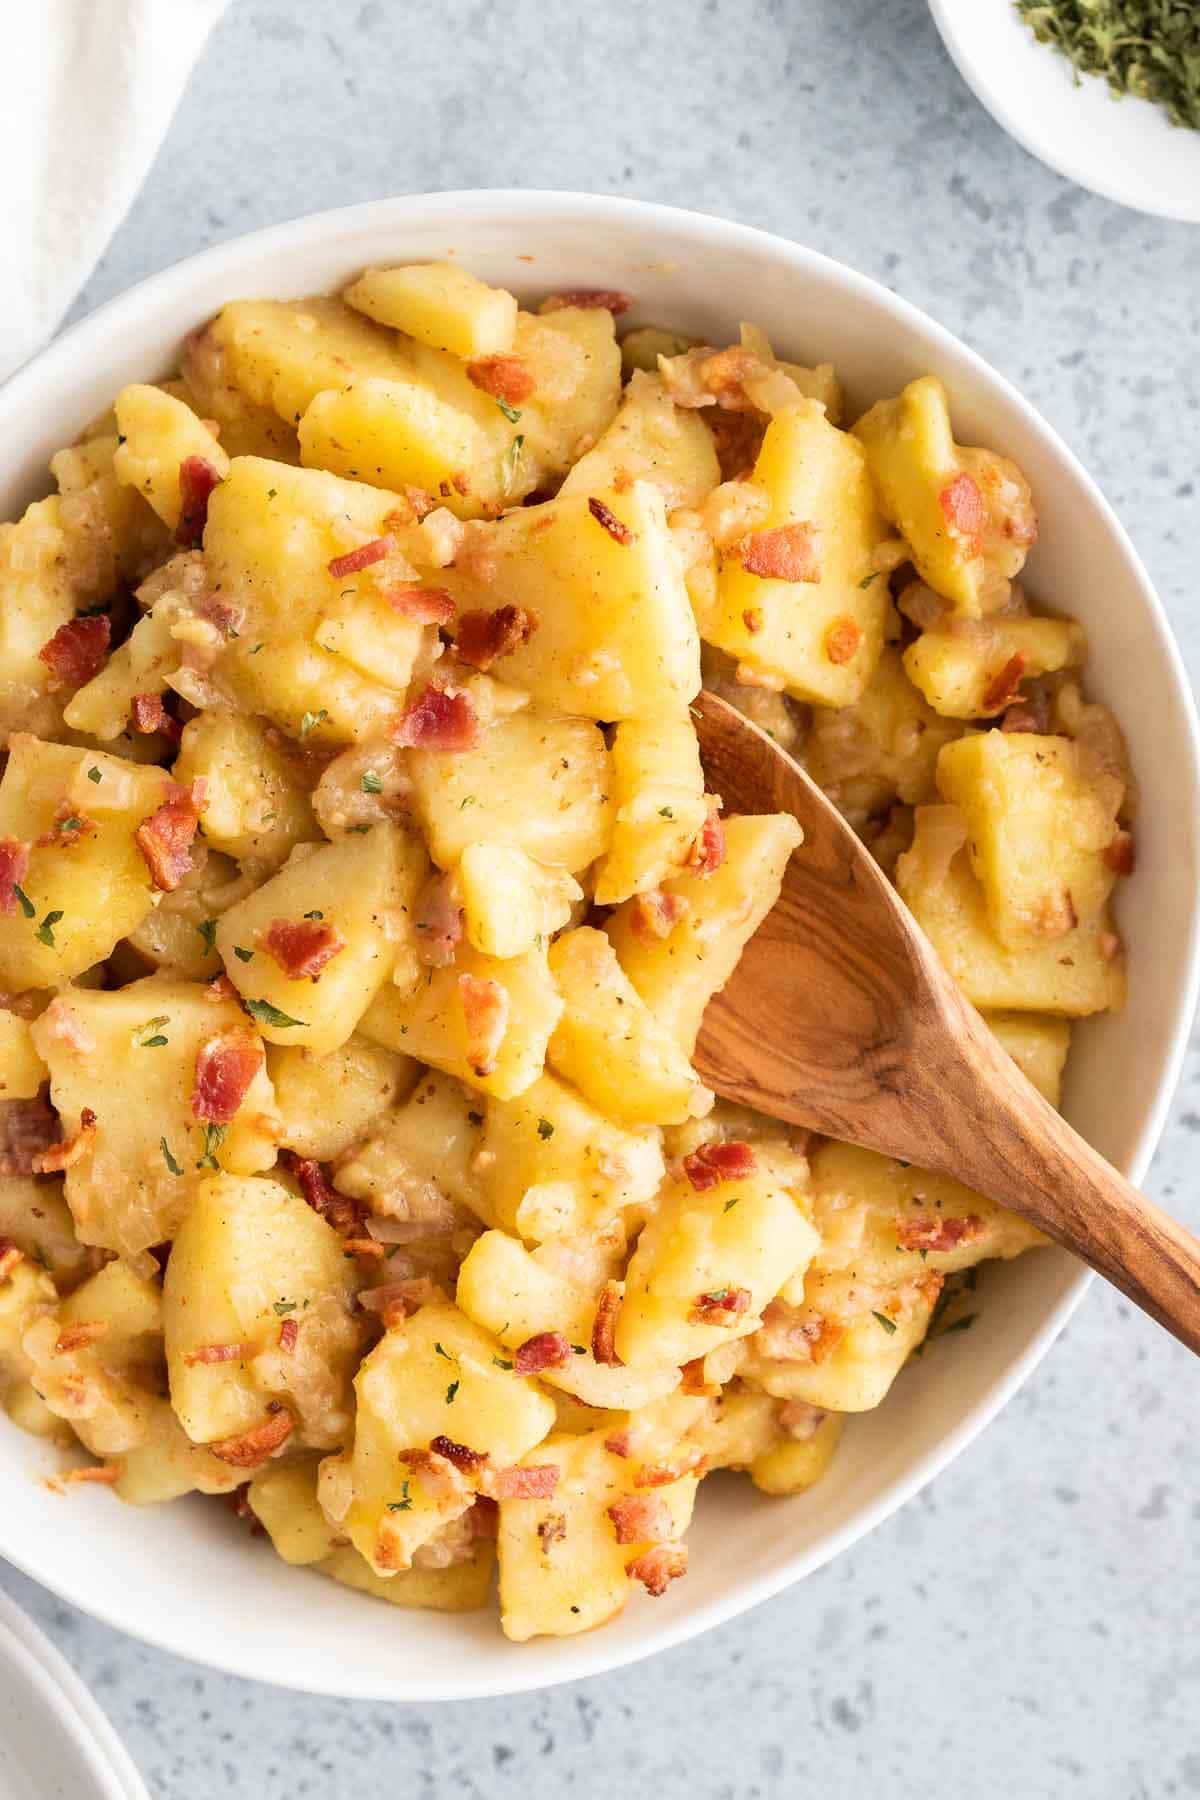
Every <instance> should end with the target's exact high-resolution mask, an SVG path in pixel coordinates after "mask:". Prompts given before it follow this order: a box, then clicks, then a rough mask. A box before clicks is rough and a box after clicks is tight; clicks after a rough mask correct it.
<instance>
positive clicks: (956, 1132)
mask: <svg viewBox="0 0 1200 1800" xmlns="http://www.w3.org/2000/svg"><path fill="white" fill-rule="evenodd" d="M694 712H695V716H696V720H697V731H698V733H699V737H700V750H701V757H702V760H703V763H704V770H705V775H706V778H707V781H708V785H709V787H710V788H711V789H712V791H713V792H715V793H718V794H720V795H721V796H722V798H723V799H724V802H725V808H726V811H727V812H730V813H764V812H789V813H792V814H793V815H794V816H795V817H796V818H797V819H798V820H799V821H800V824H801V826H802V827H803V829H804V843H803V845H802V846H801V847H800V849H798V850H797V851H796V853H795V855H794V856H793V857H792V858H791V861H790V862H789V864H788V868H787V872H786V874H785V875H784V879H783V890H782V892H781V894H780V896H779V901H778V903H777V905H776V906H775V907H774V908H773V910H772V911H771V912H770V913H769V914H768V916H767V918H766V919H765V920H764V922H763V924H762V926H761V927H760V929H759V931H758V932H757V933H756V934H755V936H754V937H753V938H752V939H751V941H750V943H749V944H748V945H747V947H746V950H745V952H744V954H743V956H742V959H741V961H740V963H739V964H738V967H737V970H736V972H735V973H734V975H733V977H732V979H731V980H730V981H729V983H728V984H727V986H726V987H725V989H724V990H723V991H722V992H721V993H720V994H718V995H717V996H716V998H715V999H714V1000H713V1001H712V1002H711V1003H710V1005H709V1007H708V1010H707V1012H706V1013H705V1015H704V1022H703V1025H702V1026H701V1030H700V1039H699V1043H698V1044H697V1047H696V1055H695V1063H696V1067H697V1068H698V1070H699V1071H700V1073H701V1075H702V1076H703V1078H704V1080H705V1081H706V1082H707V1083H708V1084H709V1086H710V1087H712V1088H715V1090H716V1091H717V1093H718V1094H721V1095H722V1096H724V1098H726V1099H728V1100H736V1101H740V1102H741V1103H742V1104H743V1105H746V1106H753V1107H756V1108H757V1109H758V1110H759V1111H760V1112H764V1113H770V1114H772V1115H773V1116H774V1117H775V1118H778V1119H786V1120H788V1121H789V1122H791V1123H794V1124H797V1125H806V1126H809V1127H811V1128H812V1129H814V1130H816V1131H820V1132H825V1133H828V1135H829V1136H831V1137H836V1138H842V1139H845V1140H847V1141H849V1142H850V1143H855V1144H865V1145H868V1146H869V1147H870V1148H871V1149H873V1150H880V1151H883V1152H884V1154H885V1155H888V1156H896V1157H901V1158H903V1159H904V1161H906V1162H912V1163H917V1164H918V1165H920V1166H921V1167H923V1168H927V1169H937V1170H940V1171H942V1172H943V1173H944V1174H947V1175H953V1176H956V1177H957V1178H958V1180H960V1181H963V1182H966V1183H967V1185H968V1186H969V1187H972V1188H975V1189H977V1190H978V1191H979V1192H980V1193H982V1194H985V1195H986V1196H987V1197H988V1198H989V1199H991V1200H996V1201H998V1202H1000V1204H1001V1205H1003V1206H1006V1207H1008V1208H1010V1209H1011V1211H1013V1212H1017V1213H1020V1214H1022V1216H1023V1217H1024V1218H1026V1219H1030V1220H1032V1222H1033V1224H1035V1225H1036V1226H1038V1227H1039V1229H1040V1230H1042V1231H1044V1232H1045V1233H1046V1234H1047V1236H1049V1237H1052V1238H1054V1239H1055V1240H1056V1241H1057V1242H1058V1243H1060V1244H1062V1245H1063V1246H1064V1247H1065V1248H1066V1249H1068V1250H1072V1251H1074V1253H1075V1255H1076V1256H1079V1257H1082V1259H1083V1261H1084V1262H1086V1263H1090V1264H1091V1266H1092V1268H1093V1269H1096V1270H1098V1271H1099V1273H1100V1274H1101V1275H1105V1276H1107V1277H1108V1279H1109V1281H1111V1282H1113V1283H1114V1284H1115V1285H1116V1286H1117V1287H1119V1288H1120V1289H1121V1290H1122V1292H1123V1293H1125V1294H1128V1296H1129V1298H1130V1299H1131V1300H1133V1301H1135V1302H1136V1303H1137V1305H1138V1306H1140V1307H1142V1308H1143V1310H1144V1311H1146V1312H1148V1313H1149V1314H1150V1315H1151V1316H1152V1317H1153V1318H1155V1319H1157V1320H1158V1321H1159V1323H1160V1324H1161V1325H1165V1326H1166V1328H1167V1330H1168V1331H1172V1332H1174V1334H1175V1336H1176V1337H1177V1338H1179V1339H1180V1341H1181V1342H1182V1343H1185V1344H1187V1345H1188V1347H1189V1348H1190V1349H1192V1350H1195V1351H1197V1352H1200V1242H1198V1241H1197V1239H1196V1238H1194V1237H1193V1236H1192V1235H1191V1233H1190V1232H1188V1231H1185V1230H1184V1228H1183V1227H1182V1226H1181V1225H1178V1224H1176V1222H1175V1220H1174V1219H1171V1218H1169V1217H1168V1216H1167V1214H1166V1213H1164V1212H1162V1211H1160V1210H1159V1208H1158V1207H1157V1206H1155V1205H1153V1203H1152V1202H1151V1201H1149V1200H1147V1199H1145V1198H1144V1197H1143V1196H1142V1195H1141V1194H1139V1193H1138V1192H1137V1191H1136V1189H1134V1188H1133V1187H1131V1186H1130V1184H1129V1183H1128V1182H1127V1181H1126V1180H1125V1178H1124V1177H1123V1176H1122V1175H1119V1174H1118V1173H1117V1171H1116V1170H1115V1169H1114V1168H1112V1167H1110V1165H1109V1164H1108V1163H1106V1162H1105V1160H1104V1158H1103V1157H1102V1156H1100V1155H1099V1154H1098V1153H1097V1152H1096V1151H1095V1150H1093V1149H1092V1148H1091V1146H1090V1145H1089V1144H1086V1143H1085V1142H1084V1140H1083V1139H1082V1138H1081V1137H1080V1136H1079V1134H1078V1133H1077V1132H1075V1131H1073V1130H1072V1129H1071V1127H1070V1126H1069V1125H1068V1124H1067V1123H1066V1121H1065V1120H1064V1119H1062V1118H1060V1117H1059V1115H1058V1113H1056V1112H1055V1111H1054V1109H1053V1107H1052V1106H1049V1105H1048V1104H1047V1102H1046V1101H1045V1100H1043V1098H1042V1096H1041V1095H1040V1094H1039V1093H1038V1092H1037V1090H1036V1089H1035V1088H1034V1087H1033V1086H1032V1085H1031V1084H1030V1082H1029V1081H1027V1080H1026V1078H1025V1076H1024V1075H1023V1074H1022V1073H1021V1071H1020V1069H1019V1068H1018V1067H1017V1065H1016V1063H1015V1062H1014V1061H1013V1060H1012V1058H1011V1057H1010V1056H1009V1055H1008V1054H1007V1052H1006V1051H1005V1050H1003V1049H1002V1048H1001V1046H1000V1044H999V1042H998V1041H997V1039H996V1038H995V1037H994V1036H993V1035H992V1033H991V1032H990V1031H989V1030H988V1028H987V1026H986V1025H985V1024H984V1023H983V1020H982V1019H981V1018H980V1016H979V1014H978V1013H977V1012H976V1011H975V1009H974V1007H973V1006H971V1005H970V1004H969V1003H968V1002H967V1001H966V1000H964V999H963V997H962V995H961V994H960V993H959V991H958V989H957V987H956V986H955V985H954V983H953V981H952V980H951V979H950V977H949V976H948V975H947V974H946V972H945V970H944V969H943V967H942V965H941V963H940V962H939V960H938V957H937V954H936V952H935V951H934V949H933V947H932V945H931V944H930V943H929V940H928V939H927V938H926V937H925V935H924V933H923V932H922V931H921V930H920V928H919V927H918V925H917V924H916V922H915V921H914V919H913V918H912V915H911V914H910V913H909V911H908V909H907V907H906V906H905V905H904V903H903V902H902V901H901V900H900V898H899V896H898V895H897V894H896V892H895V890H894V889H893V888H892V886H891V884H890V883H889V882H888V880H887V878H886V877H885V876H884V875H883V873H882V871H881V870H880V869H879V868H878V866H877V865H876V864H875V862H874V861H873V860H872V858H871V856H870V855H869V854H868V852H867V851H866V849H865V848H864V847H863V845H862V844H861V843H860V842H859V840H858V838H857V837H856V836H855V835H854V833H853V831H851V829H850V827H849V826H848V825H847V824H846V822H845V821H844V819H843V818H842V817H841V815H840V814H839V813H838V812H837V811H836V810H835V809H834V807H833V806H832V805H831V804H830V802H829V801H828V800H827V799H826V798H825V796H824V795H823V794H822V792H821V790H820V789H819V788H818V787H817V786H816V784H815V783H814V782H813V781H810V779H809V777H808V776H807V775H806V774H805V773H804V771H803V770H802V769H801V768H799V767H798V766H797V764H796V763H794V762H793V761H792V759H791V757H790V756H787V755H786V754H785V753H784V752H783V751H782V750H781V749H780V748H779V746H778V745H777V744H775V743H774V742H773V741H772V740H771V739H770V738H769V737H768V736H767V735H766V733H765V732H762V731H760V730H759V729H758V727H757V726H755V725H752V724H751V723H750V722H749V720H748V719H745V718H743V717H742V715H741V714H740V713H738V712H736V711H735V710H734V708H733V707H731V706H728V705H727V704H726V703H725V702H724V701H723V700H718V699H716V698H715V697H714V696H713V695H711V694H708V693H704V694H701V695H700V698H699V701H698V702H697V704H696V706H695V708H694Z"/></svg>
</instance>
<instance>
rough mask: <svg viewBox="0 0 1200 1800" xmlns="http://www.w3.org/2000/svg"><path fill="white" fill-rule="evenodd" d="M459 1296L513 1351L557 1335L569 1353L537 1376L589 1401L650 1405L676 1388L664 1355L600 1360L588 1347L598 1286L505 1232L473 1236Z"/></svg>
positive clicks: (471, 1313)
mask: <svg viewBox="0 0 1200 1800" xmlns="http://www.w3.org/2000/svg"><path fill="white" fill-rule="evenodd" d="M457 1300H458V1304H459V1306H461V1307H462V1309H463V1311H464V1312H465V1313H466V1314H467V1316H468V1317H469V1318H472V1319H474V1320H475V1321H476V1323H477V1324H479V1325H483V1326H485V1327H486V1328H487V1329H488V1330H489V1331H493V1332H495V1334H496V1336H497V1337H498V1338H499V1339H500V1340H501V1342H502V1343H503V1344H504V1345H506V1346H507V1348H508V1350H509V1351H514V1350H517V1349H519V1348H520V1346H521V1345H522V1344H524V1343H528V1341H529V1339H530V1338H535V1337H540V1336H541V1335H542V1334H543V1333H544V1332H549V1331H553V1332H560V1333H561V1334H562V1335H563V1336H564V1337H565V1338H566V1339H567V1341H568V1343H569V1344H570V1345H571V1355H570V1357H569V1358H568V1360H567V1361H566V1362H565V1363H562V1364H559V1365H558V1366H556V1367H551V1368H547V1369H544V1370H543V1371H542V1372H541V1377H540V1379H541V1380H542V1381H544V1382H546V1383H547V1385H548V1386H550V1387H553V1388H559V1389H561V1390H562V1391H563V1392H564V1393H568V1394H574V1395H575V1396H576V1398H578V1399H579V1400H582V1401H583V1402H584V1404H585V1405H587V1406H605V1407H610V1408H616V1409H618V1410H620V1409H624V1408H627V1407H636V1406H645V1405H647V1404H648V1403H649V1402H650V1401H652V1400H658V1399H661V1398H662V1396H663V1395H664V1394H669V1393H671V1392H672V1391H673V1390H674V1389H675V1388H676V1387H678V1385H679V1370H678V1368H677V1367H676V1365H675V1364H674V1363H673V1362H672V1361H671V1360H670V1357H669V1356H668V1355H666V1354H658V1353H656V1354H654V1355H653V1357H651V1356H647V1357H646V1358H645V1359H644V1360H641V1361H635V1360H633V1359H632V1358H631V1359H630V1360H629V1361H628V1362H627V1363H626V1364H625V1365H624V1366H621V1365H618V1364H616V1363H601V1362H597V1361H596V1358H595V1356H594V1355H593V1352H592V1345H591V1336H592V1322H593V1320H594V1318H595V1313H596V1292H595V1290H594V1289H593V1288H590V1287H589V1286H588V1285H586V1284H585V1283H583V1282H580V1281H573V1280H571V1279H570V1278H569V1276H567V1275H564V1274H561V1273H560V1272H559V1271H558V1270H557V1269H556V1268H555V1267H554V1265H553V1263H552V1262H550V1261H548V1260H547V1259H546V1257H545V1256H544V1255H539V1252H538V1251H536V1250H532V1251H531V1250H528V1249H526V1247H525V1246H524V1245H523V1244H521V1243H519V1242H518V1240H517V1239H516V1238H514V1237H510V1236H509V1235H508V1233H507V1232H504V1231H485V1232H484V1234H483V1236H482V1237H481V1238H477V1239H476V1241H475V1243H474V1244H473V1245H472V1247H471V1249H470V1250H469V1251H468V1252H467V1255H466V1257H465V1258H464V1260H463V1264H462V1267H461V1269H460V1270H459V1274H458V1288H457Z"/></svg>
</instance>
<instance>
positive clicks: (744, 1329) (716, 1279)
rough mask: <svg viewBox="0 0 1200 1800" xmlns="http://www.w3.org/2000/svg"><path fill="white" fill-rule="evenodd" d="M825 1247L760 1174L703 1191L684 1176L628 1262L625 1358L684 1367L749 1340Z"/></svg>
mask: <svg viewBox="0 0 1200 1800" xmlns="http://www.w3.org/2000/svg"><path fill="white" fill-rule="evenodd" d="M819 1247H820V1239H819V1237H818V1236H817V1233H816V1232H815V1231H814V1229H813V1227H812V1225H811V1224H810V1223H809V1221H808V1219H807V1218H806V1216H805V1214H804V1213H803V1211H802V1210H801V1209H800V1207H799V1206H798V1205H797V1203H796V1201H795V1200H794V1199H793V1197H792V1195H791V1194H789V1193H788V1192H787V1190H786V1189H784V1188H780V1187H777V1186H776V1184H775V1183H774V1181H772V1180H771V1178H770V1177H769V1176H768V1175H766V1174H765V1173H764V1172H763V1171H762V1170H756V1171H755V1172H754V1173H753V1174H750V1175H747V1176H743V1177H741V1178H738V1179H728V1180H720V1181H717V1182H716V1183H715V1184H714V1185H713V1186H712V1187H710V1188H706V1189H704V1190H703V1191H702V1192H697V1191H696V1189H694V1188H693V1187H692V1185H691V1183H690V1181H688V1179H687V1177H686V1176H680V1177H678V1178H677V1179H676V1180H673V1181H669V1182H668V1183H667V1185H666V1187H665V1188H664V1189H663V1191H662V1194H661V1195H660V1198H659V1202H658V1206H657V1208H656V1210H655V1212H654V1214H653V1215H652V1217H651V1218H650V1220H649V1221H648V1223H647V1225H646V1228H645V1230H644V1231H643V1232H642V1235H641V1237H640V1238H639V1239H638V1243H637V1248H636V1250H635V1251H634V1253H633V1256H632V1257H631V1258H630V1262H629V1268H628V1270H627V1272H626V1276H625V1297H624V1299H623V1300H622V1303H621V1310H620V1312H619V1314H618V1315H617V1329H616V1346H617V1354H618V1356H620V1357H622V1358H624V1359H625V1360H626V1361H628V1362H631V1361H635V1360H637V1359H638V1358H649V1357H651V1356H654V1357H658V1358H666V1359H668V1360H669V1361H671V1362H674V1363H677V1364H681V1365H682V1364H683V1363H685V1362H691V1361H692V1359H693V1358H694V1357H697V1356H704V1355H706V1354H707V1353H708V1352H709V1351H710V1350H713V1349H715V1348H716V1346H717V1345H718V1344H723V1343H727V1342H729V1341H730V1340H731V1339H734V1338H741V1337H746V1336H748V1335H749V1333H750V1332H752V1331H753V1330H754V1329H755V1328H756V1326H757V1324H758V1322H759V1320H760V1318H761V1315H762V1310H763V1308H764V1307H765V1306H766V1304H767V1302H768V1301H769V1300H772V1299H774V1297H775V1295H776V1294H777V1293H778V1292H779V1290H780V1288H781V1287H782V1286H783V1285H784V1283H785V1282H787V1281H789V1280H792V1279H793V1278H794V1277H795V1276H796V1274H797V1272H803V1270H804V1269H805V1268H806V1267H807V1265H808V1264H809V1263H810V1262H811V1260H812V1258H813V1257H814V1255H815V1254H816V1252H817V1250H818V1248H819ZM724 1302H728V1306H726V1305H724V1304H723V1303H724Z"/></svg>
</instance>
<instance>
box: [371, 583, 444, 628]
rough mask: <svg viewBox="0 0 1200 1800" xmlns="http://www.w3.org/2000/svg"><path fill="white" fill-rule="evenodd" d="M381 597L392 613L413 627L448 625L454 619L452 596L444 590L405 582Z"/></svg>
mask: <svg viewBox="0 0 1200 1800" xmlns="http://www.w3.org/2000/svg"><path fill="white" fill-rule="evenodd" d="M383 597H384V599H385V600H386V601H387V603H388V605H389V606H390V607H391V608H392V611H393V612H398V613H399V614H400V615H401V617H402V618H405V619H411V620H412V621H413V623H414V625H448V624H449V623H450V621H451V619H452V618H453V617H454V613H455V606H454V596H453V594H450V593H448V592H447V590H446V589H445V588H436V587H419V586H418V585H417V583H416V582H410V581H406V582H402V583H401V584H400V585H399V586H398V587H392V588H389V589H388V590H387V592H386V594H385V595H384V596H383Z"/></svg>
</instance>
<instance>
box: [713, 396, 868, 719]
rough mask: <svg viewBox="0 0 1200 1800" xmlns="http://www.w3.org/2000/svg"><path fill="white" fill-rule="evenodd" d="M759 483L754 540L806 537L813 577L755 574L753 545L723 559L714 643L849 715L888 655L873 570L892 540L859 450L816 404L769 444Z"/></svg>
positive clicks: (806, 406)
mask: <svg viewBox="0 0 1200 1800" xmlns="http://www.w3.org/2000/svg"><path fill="white" fill-rule="evenodd" d="M753 481H754V484H755V486H756V487H759V488H762V489H763V490H764V492H765V493H766V495H767V497H768V499H769V501H770V511H769V513H768V514H767V517H766V519H765V521H764V523H763V524H762V525H761V526H759V527H757V532H758V533H763V532H767V531H771V530H775V529H776V528H780V527H787V526H806V527H809V528H810V541H811V545H812V563H811V568H810V573H809V578H808V579H805V580H800V581H794V580H780V579H777V578H773V577H768V576H765V575H756V574H753V573H751V571H750V569H749V568H747V567H746V566H745V564H744V560H743V558H744V557H745V556H747V555H750V554H751V548H752V547H753V546H754V543H755V537H754V535H751V537H750V538H749V539H743V540H742V542H741V544H738V545H734V546H733V547H732V548H731V549H730V550H728V551H726V553H725V554H724V556H723V558H722V562H721V574H720V579H719V582H718V588H717V597H716V602H715V605H714V608H713V611H712V614H711V616H708V615H706V614H705V612H704V611H703V610H702V611H701V615H700V631H701V634H702V636H703V637H704V638H706V639H707V641H708V642H709V643H712V644H716V645H717V646H718V647H719V648H720V649H722V650H724V651H726V652H727V653H728V654H729V655H730V656H734V657H736V658H737V659H738V661H739V662H741V663H743V664H745V665H746V667H747V668H748V669H749V670H750V671H752V672H756V673H758V674H760V675H763V676H765V677H767V678H768V679H769V680H776V681H778V682H782V683H783V685H784V686H785V687H786V688H787V691H788V692H789V693H790V694H794V695H795V696H796V697H797V698H798V699H800V700H810V701H813V702H814V703H816V704H817V705H821V706H848V705H849V704H850V703H851V702H852V701H853V700H856V699H857V698H858V696H859V695H860V694H861V693H862V691H863V689H864V687H865V686H866V684H867V682H868V681H869V680H870V678H871V673H872V671H873V669H874V667H875V664H876V663H877V662H878V660H879V652H880V650H881V649H882V647H883V632H884V624H885V621H886V617H887V608H888V591H887V582H886V580H885V578H884V576H883V575H882V574H879V573H878V572H877V569H876V565H875V562H874V555H875V551H876V549H877V548H878V546H879V544H880V543H881V542H882V540H883V537H884V532H885V527H884V524H883V520H882V519H881V518H880V516H879V514H878V512H877V511H876V508H875V500H874V496H873V493H872V490H871V481H870V476H869V475H868V473H867V467H866V458H865V456H864V454H863V451H862V447H861V445H859V444H858V443H857V442H856V440H855V439H854V438H852V437H848V436H847V435H846V433H845V432H842V431H839V430H837V428H836V427H835V426H833V425H831V424H830V423H829V421H828V420H827V419H826V417H825V410H824V407H823V406H821V405H820V404H819V402H816V401H807V402H805V403H803V404H802V405H800V406H796V407H793V408H791V409H790V410H789V411H787V412H783V413H780V414H779V415H778V416H777V417H776V418H774V419H772V421H771V423H770V425H768V427H767V433H766V436H765V437H764V439H763V445H762V449H761V451H760V452H759V456H758V461H757V462H756V463H755V465H754V476H753Z"/></svg>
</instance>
